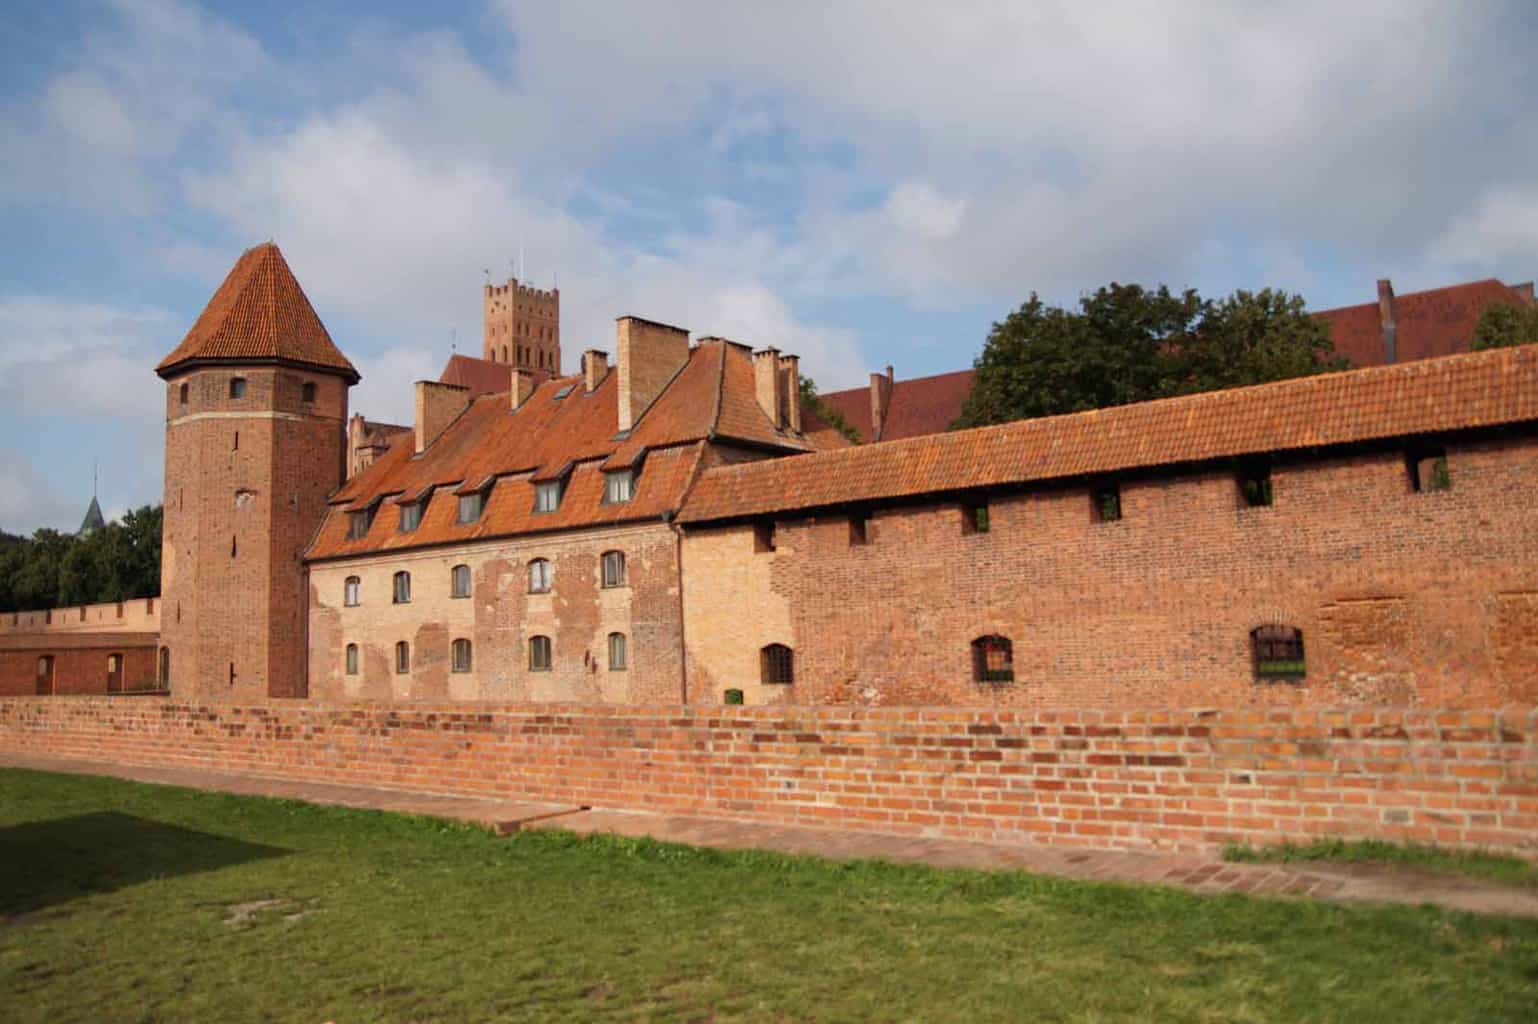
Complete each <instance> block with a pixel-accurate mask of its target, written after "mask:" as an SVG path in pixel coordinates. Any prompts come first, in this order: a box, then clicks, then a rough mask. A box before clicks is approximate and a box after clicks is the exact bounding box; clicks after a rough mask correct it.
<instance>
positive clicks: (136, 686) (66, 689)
mask: <svg viewBox="0 0 1538 1024" xmlns="http://www.w3.org/2000/svg"><path fill="white" fill-rule="evenodd" d="M45 654H51V655H52V656H53V692H54V693H56V694H64V693H106V692H107V658H108V656H110V655H113V654H117V655H120V656H121V657H122V659H123V688H124V689H125V690H147V689H151V688H153V686H154V683H155V648H153V647H111V646H102V647H83V648H75V649H71V650H53V649H44V648H40V649H35V650H34V649H28V650H5V651H0V696H3V697H13V696H17V697H20V696H32V695H34V694H36V693H37V660H38V658H40V657H42V656H43V655H45Z"/></svg>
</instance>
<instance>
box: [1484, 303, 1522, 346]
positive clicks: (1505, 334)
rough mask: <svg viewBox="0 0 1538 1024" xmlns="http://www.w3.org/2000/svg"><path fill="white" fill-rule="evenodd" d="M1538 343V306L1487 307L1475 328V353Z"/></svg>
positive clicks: (1502, 305)
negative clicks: (1528, 307)
mask: <svg viewBox="0 0 1538 1024" xmlns="http://www.w3.org/2000/svg"><path fill="white" fill-rule="evenodd" d="M1535 343H1538V306H1534V307H1532V308H1530V309H1523V308H1522V307H1520V306H1510V305H1507V304H1505V303H1500V304H1497V305H1494V306H1486V307H1485V311H1484V312H1483V313H1481V314H1479V324H1478V326H1476V327H1475V328H1474V351H1475V352H1478V351H1480V350H1482V349H1487V348H1507V347H1509V346H1511V345H1532V344H1535Z"/></svg>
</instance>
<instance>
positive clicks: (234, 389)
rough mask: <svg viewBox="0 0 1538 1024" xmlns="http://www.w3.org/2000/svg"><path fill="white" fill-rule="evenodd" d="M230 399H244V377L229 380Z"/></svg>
mask: <svg viewBox="0 0 1538 1024" xmlns="http://www.w3.org/2000/svg"><path fill="white" fill-rule="evenodd" d="M230 397H231V398H245V397H246V378H244V377H231V378H230Z"/></svg>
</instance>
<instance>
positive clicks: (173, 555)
mask: <svg viewBox="0 0 1538 1024" xmlns="http://www.w3.org/2000/svg"><path fill="white" fill-rule="evenodd" d="M155 372H156V373H158V374H159V375H160V376H161V377H162V378H163V379H164V380H165V382H166V462H165V520H164V527H163V534H162V554H161V572H160V594H161V601H162V603H161V621H160V642H161V650H160V666H161V678H162V680H163V681H164V682H165V683H166V684H167V685H168V686H169V687H170V688H171V690H172V692H173V693H174V694H176V695H177V696H178V697H186V698H192V699H199V700H252V699H261V698H266V697H303V696H305V695H306V680H305V667H306V664H307V650H306V647H307V640H306V626H307V621H308V620H307V609H308V598H309V595H308V593H307V590H306V582H305V573H304V566H303V565H302V564H301V562H300V557H301V556H302V554H303V553H304V550H305V548H306V547H307V546H308V545H309V543H310V541H311V539H312V538H313V537H314V536H315V531H316V529H317V528H318V527H319V526H320V522H321V519H322V518H323V517H324V515H325V510H326V498H327V497H328V496H329V495H330V494H331V492H332V491H334V490H335V489H336V488H337V487H338V486H340V485H341V483H342V480H343V478H344V464H345V459H346V454H347V445H346V433H345V427H346V423H347V392H348V388H350V387H351V386H352V385H353V384H356V383H357V382H358V380H359V376H358V371H357V370H355V369H354V368H353V365H352V363H350V362H348V361H347V358H346V357H345V356H344V355H342V353H341V352H340V351H339V350H338V349H337V347H336V346H335V345H334V344H333V343H332V341H331V337H330V335H328V334H327V333H326V328H325V326H324V325H323V324H322V323H321V321H320V317H318V316H316V314H315V310H314V308H313V307H312V306H311V305H310V301H309V299H308V298H306V297H305V294H304V291H303V290H302V289H301V288H300V287H299V282H298V281H296V280H295V279H294V275H293V272H292V271H290V270H289V267H288V263H287V262H286V261H285V260H284V259H283V254H282V253H281V252H279V251H278V247H277V246H276V245H273V244H272V243H271V242H268V243H266V244H264V245H259V246H256V247H255V248H252V249H248V250H246V252H245V253H244V254H243V255H242V256H241V257H240V259H239V260H238V261H237V262H236V264H235V267H234V269H232V270H231V271H230V273H229V276H228V277H226V278H225V279H224V283H223V284H222V285H220V286H219V290H218V291H217V292H215V293H214V297H213V298H212V299H211V300H209V303H208V306H207V307H206V308H205V309H204V310H203V312H202V314H201V315H200V316H199V317H198V319H197V322H196V323H194V324H193V325H192V330H190V331H189V332H188V333H187V337H186V338H185V339H183V340H182V343H181V344H180V345H178V346H177V347H176V349H175V350H174V351H173V352H172V353H171V354H170V355H168V356H166V358H165V359H163V360H162V361H161V363H160V365H159V366H157V367H156V368H155Z"/></svg>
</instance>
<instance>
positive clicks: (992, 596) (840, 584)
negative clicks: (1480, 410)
mask: <svg viewBox="0 0 1538 1024" xmlns="http://www.w3.org/2000/svg"><path fill="white" fill-rule="evenodd" d="M1447 460H1448V467H1449V471H1450V476H1451V480H1452V488H1451V489H1450V490H1446V491H1439V492H1420V493H1417V492H1414V491H1412V490H1411V488H1410V485H1409V477H1408V474H1407V472H1406V469H1405V461H1404V456H1403V454H1402V453H1400V452H1398V451H1386V452H1381V453H1367V454H1357V455H1345V456H1333V457H1330V458H1310V459H1301V460H1297V461H1292V462H1286V463H1281V464H1278V465H1277V466H1275V467H1274V469H1273V472H1272V486H1273V492H1274V495H1275V501H1274V504H1273V505H1272V506H1270V507H1261V508H1250V507H1245V506H1243V505H1242V503H1241V502H1240V499H1239V493H1238V488H1237V485H1236V482H1235V478H1234V476H1233V475H1232V473H1230V472H1226V471H1217V470H1206V471H1187V472H1183V473H1180V474H1177V475H1173V476H1169V477H1163V478H1160V477H1149V478H1143V479H1133V480H1126V481H1123V483H1122V489H1121V504H1122V518H1121V520H1120V521H1117V522H1096V521H1095V520H1094V519H1093V518H1092V516H1091V503H1090V499H1089V491H1088V487H1087V486H1086V485H1084V484H1075V485H1071V486H1063V485H1054V486H1047V487H1041V488H1036V489H1032V490H1029V491H1026V492H1016V493H1014V494H1009V495H999V496H996V497H994V498H993V499H992V500H991V502H990V506H989V507H990V529H989V530H988V531H987V532H986V533H970V534H969V533H965V532H964V531H963V528H962V518H961V513H960V507H959V505H958V504H957V503H956V502H955V501H954V500H952V501H949V502H935V503H932V504H928V505H910V506H905V507H889V508H877V509H874V510H872V512H871V516H870V519H869V521H868V526H867V539H868V543H867V544H865V545H863V546H852V545H851V543H850V530H849V518H848V516H847V515H846V514H843V513H829V514H823V515H819V516H817V517H815V518H806V517H801V518H786V519H782V520H780V521H779V522H778V523H777V524H776V529H775V550H773V551H759V552H755V547H754V543H753V535H752V527H751V525H748V524H744V525H740V526H726V527H715V528H691V529H690V530H688V531H687V533H686V535H685V537H684V542H683V586H684V629H685V636H686V638H687V640H688V651H689V698H690V700H691V701H692V702H693V701H703V702H715V703H719V702H720V701H721V699H722V693H723V692H724V690H725V689H726V688H732V687H735V688H741V689H743V690H744V691H745V694H746V697H747V700H748V703H750V704H752V703H767V702H780V703H787V704H824V703H841V704H843V703H847V704H872V705H883V706H898V705H922V706H933V705H982V706H1010V707H1046V706H1056V707H1064V706H1072V707H1089V708H1096V707H1101V708H1103V707H1169V706H1179V707H1190V706H1199V705H1213V706H1222V707H1231V706H1235V705H1246V704H1247V705H1282V706H1291V705H1298V704H1323V705H1356V704H1371V705H1397V706H1413V705H1423V706H1430V707H1437V706H1464V707H1479V706H1491V705H1499V704H1506V703H1518V704H1531V703H1533V702H1535V701H1538V544H1535V543H1534V538H1535V537H1538V501H1534V500H1532V494H1531V491H1532V487H1533V483H1534V481H1535V480H1538V442H1535V439H1533V438H1516V439H1509V440H1485V441H1477V442H1476V441H1464V442H1462V443H1457V442H1452V443H1449V444H1448V445H1447ZM1269 623H1278V624H1285V625H1290V626H1295V627H1298V628H1300V629H1301V630H1302V631H1303V637H1304V646H1305V652H1306V655H1307V666H1308V674H1307V679H1306V680H1305V681H1304V682H1303V683H1301V684H1293V683H1277V682H1266V683H1259V682H1256V681H1254V680H1253V678H1252V672H1251V664H1252V663H1251V650H1250V642H1249V637H1250V631H1251V629H1253V628H1254V627H1256V626H1259V625H1263V624H1269ZM995 633H996V634H1002V635H1004V636H1006V637H1008V638H1009V639H1010V640H1011V641H1012V642H1013V648H1014V668H1015V682H1014V683H1013V684H1011V685H1007V686H997V685H990V684H978V683H975V682H973V678H972V663H971V647H970V644H971V641H972V640H973V639H975V638H977V637H979V636H983V635H986V634H995ZM770 643H779V644H785V645H787V646H789V647H791V648H793V649H794V651H795V684H794V685H793V686H775V685H761V684H760V678H759V675H760V673H759V667H758V666H759V663H758V651H759V649H760V648H761V647H763V646H764V645H766V644H770Z"/></svg>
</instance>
